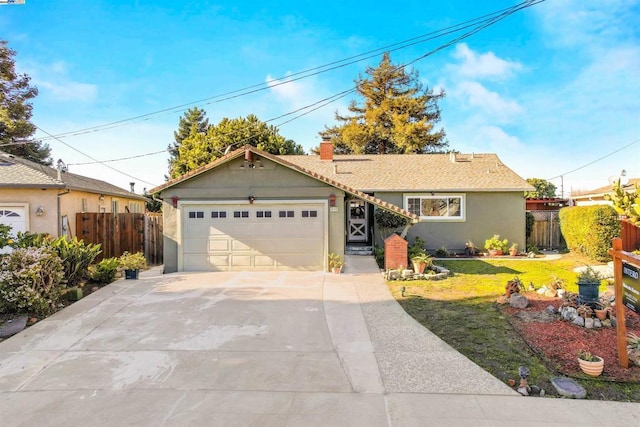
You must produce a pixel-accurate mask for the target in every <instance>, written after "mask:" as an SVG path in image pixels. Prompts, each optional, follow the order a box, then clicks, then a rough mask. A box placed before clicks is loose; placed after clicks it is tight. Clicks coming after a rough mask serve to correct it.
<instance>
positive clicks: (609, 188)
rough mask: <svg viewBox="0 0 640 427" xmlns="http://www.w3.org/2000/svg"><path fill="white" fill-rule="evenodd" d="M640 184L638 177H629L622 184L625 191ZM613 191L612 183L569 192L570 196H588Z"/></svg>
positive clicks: (631, 189)
mask: <svg viewBox="0 0 640 427" xmlns="http://www.w3.org/2000/svg"><path fill="white" fill-rule="evenodd" d="M636 185H637V186H640V178H629V182H627V184H626V185H624V186H623V188H624V190H625V191H633V190H634V189H635V186H636ZM612 191H613V185H611V184H609V185H606V186H604V187H600V188H596V189H595V190H586V191H574V192H573V193H571V197H576V198H587V197H589V196H600V195H604V194H608V193H611V192H612Z"/></svg>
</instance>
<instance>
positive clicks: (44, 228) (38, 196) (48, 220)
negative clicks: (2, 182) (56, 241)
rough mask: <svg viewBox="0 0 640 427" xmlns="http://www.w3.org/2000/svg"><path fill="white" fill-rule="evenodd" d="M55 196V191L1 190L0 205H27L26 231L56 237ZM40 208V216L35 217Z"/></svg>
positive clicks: (56, 202) (56, 191)
mask: <svg viewBox="0 0 640 427" xmlns="http://www.w3.org/2000/svg"><path fill="white" fill-rule="evenodd" d="M57 194H58V190H57V189H45V190H42V189H40V188H33V189H31V188H3V189H2V191H0V205H7V204H11V203H16V204H19V205H23V204H27V205H28V209H29V218H28V221H27V222H28V223H27V231H29V232H31V233H49V234H50V235H52V236H57V235H58V224H57V209H58V201H57ZM40 206H42V207H43V208H44V214H43V215H42V216H38V215H36V209H38V207H40Z"/></svg>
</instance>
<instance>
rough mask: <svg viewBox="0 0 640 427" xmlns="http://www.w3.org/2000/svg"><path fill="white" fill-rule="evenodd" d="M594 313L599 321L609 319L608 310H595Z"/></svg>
mask: <svg viewBox="0 0 640 427" xmlns="http://www.w3.org/2000/svg"><path fill="white" fill-rule="evenodd" d="M593 312H594V313H595V314H596V317H597V318H598V319H600V320H604V319H606V318H607V310H606V309H602V310H599V309H596V310H593Z"/></svg>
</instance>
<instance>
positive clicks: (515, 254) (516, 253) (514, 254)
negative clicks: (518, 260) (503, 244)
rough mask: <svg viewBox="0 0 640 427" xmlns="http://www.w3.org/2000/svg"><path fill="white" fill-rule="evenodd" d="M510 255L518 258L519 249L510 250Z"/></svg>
mask: <svg viewBox="0 0 640 427" xmlns="http://www.w3.org/2000/svg"><path fill="white" fill-rule="evenodd" d="M509 255H511V256H517V255H518V250H517V249H510V250H509Z"/></svg>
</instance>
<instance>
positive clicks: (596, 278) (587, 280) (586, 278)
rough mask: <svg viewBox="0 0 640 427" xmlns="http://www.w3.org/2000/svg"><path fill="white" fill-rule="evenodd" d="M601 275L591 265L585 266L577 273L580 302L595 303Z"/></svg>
mask: <svg viewBox="0 0 640 427" xmlns="http://www.w3.org/2000/svg"><path fill="white" fill-rule="evenodd" d="M601 281H602V276H601V275H600V273H598V272H597V271H595V270H594V269H593V268H591V266H588V265H587V266H585V268H584V269H582V270H581V271H580V273H578V295H579V300H580V303H581V304H585V303H597V302H598V295H599V291H598V288H599V287H600V282H601Z"/></svg>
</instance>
